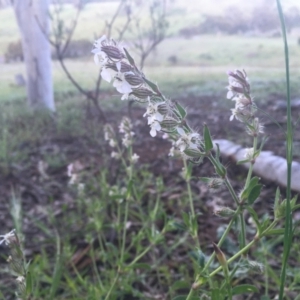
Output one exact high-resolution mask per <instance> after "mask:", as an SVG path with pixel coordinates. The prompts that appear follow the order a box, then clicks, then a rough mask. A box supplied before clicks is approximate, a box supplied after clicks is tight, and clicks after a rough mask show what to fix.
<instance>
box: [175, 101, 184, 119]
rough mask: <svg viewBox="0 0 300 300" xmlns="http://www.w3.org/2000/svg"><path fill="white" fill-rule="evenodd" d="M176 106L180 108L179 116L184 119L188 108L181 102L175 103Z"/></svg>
mask: <svg viewBox="0 0 300 300" xmlns="http://www.w3.org/2000/svg"><path fill="white" fill-rule="evenodd" d="M175 105H176V108H177V110H178V113H179V116H180V117H181V118H182V119H184V118H185V116H186V110H185V109H184V108H183V107H182V106H181V105H180V104H179V103H177V102H176V103H175Z"/></svg>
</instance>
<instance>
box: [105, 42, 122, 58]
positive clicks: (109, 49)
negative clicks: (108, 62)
mask: <svg viewBox="0 0 300 300" xmlns="http://www.w3.org/2000/svg"><path fill="white" fill-rule="evenodd" d="M101 50H102V51H103V52H104V53H105V54H106V55H107V56H108V58H110V59H112V60H121V59H122V58H125V55H124V54H123V53H122V52H121V50H120V49H119V48H117V47H115V46H111V45H107V46H102V47H101Z"/></svg>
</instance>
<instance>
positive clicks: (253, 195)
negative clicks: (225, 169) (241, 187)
mask: <svg viewBox="0 0 300 300" xmlns="http://www.w3.org/2000/svg"><path fill="white" fill-rule="evenodd" d="M261 188H262V184H258V185H256V186H255V187H253V188H252V190H251V192H250V193H249V197H248V204H253V203H254V201H255V200H256V199H257V198H258V196H259V195H260V191H261Z"/></svg>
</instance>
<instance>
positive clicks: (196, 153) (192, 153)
mask: <svg viewBox="0 0 300 300" xmlns="http://www.w3.org/2000/svg"><path fill="white" fill-rule="evenodd" d="M183 153H184V154H185V155H187V156H189V157H194V158H198V157H200V156H202V155H204V153H202V152H201V151H200V150H199V149H198V148H186V149H185V150H184V151H183Z"/></svg>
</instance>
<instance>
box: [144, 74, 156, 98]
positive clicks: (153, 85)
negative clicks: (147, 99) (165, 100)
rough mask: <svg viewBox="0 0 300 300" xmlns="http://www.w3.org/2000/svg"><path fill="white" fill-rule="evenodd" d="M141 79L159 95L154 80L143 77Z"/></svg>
mask: <svg viewBox="0 0 300 300" xmlns="http://www.w3.org/2000/svg"><path fill="white" fill-rule="evenodd" d="M143 80H144V81H145V82H146V83H147V84H148V85H149V86H150V87H151V89H152V90H153V91H154V92H155V93H156V94H159V95H160V91H159V89H158V86H157V85H156V84H155V83H154V82H152V81H150V80H148V79H147V78H145V77H144V78H143Z"/></svg>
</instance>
